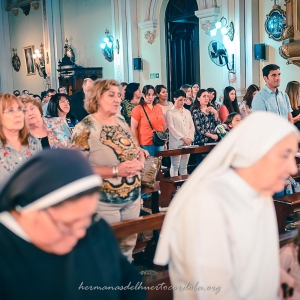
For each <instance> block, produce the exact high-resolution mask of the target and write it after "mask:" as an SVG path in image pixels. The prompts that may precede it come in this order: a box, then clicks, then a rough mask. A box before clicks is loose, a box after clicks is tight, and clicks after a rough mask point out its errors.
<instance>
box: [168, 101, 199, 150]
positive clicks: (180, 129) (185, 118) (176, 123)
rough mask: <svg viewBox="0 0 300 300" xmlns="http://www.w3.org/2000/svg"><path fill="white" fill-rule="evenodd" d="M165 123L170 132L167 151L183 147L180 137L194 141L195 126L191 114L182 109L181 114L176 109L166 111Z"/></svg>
mask: <svg viewBox="0 0 300 300" xmlns="http://www.w3.org/2000/svg"><path fill="white" fill-rule="evenodd" d="M166 122H167V125H168V129H169V132H170V135H169V149H178V148H179V147H180V146H182V145H183V140H181V138H182V137H187V138H190V139H191V140H192V141H193V140H194V133H195V126H194V122H193V119H192V116H191V113H190V112H189V111H188V110H187V109H185V108H184V107H183V108H182V113H180V111H179V110H178V109H177V108H175V107H174V108H173V109H172V110H168V111H167V113H166Z"/></svg>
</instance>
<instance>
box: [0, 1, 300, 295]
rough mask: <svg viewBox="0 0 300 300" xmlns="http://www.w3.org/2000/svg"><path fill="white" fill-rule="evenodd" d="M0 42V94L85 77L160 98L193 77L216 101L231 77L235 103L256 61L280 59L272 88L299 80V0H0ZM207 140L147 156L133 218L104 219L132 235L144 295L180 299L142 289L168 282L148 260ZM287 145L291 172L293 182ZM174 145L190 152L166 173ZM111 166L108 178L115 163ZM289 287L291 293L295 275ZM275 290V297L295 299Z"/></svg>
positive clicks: (76, 82) (281, 239)
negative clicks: (183, 169)
mask: <svg viewBox="0 0 300 300" xmlns="http://www.w3.org/2000/svg"><path fill="white" fill-rule="evenodd" d="M0 41H2V42H1V43H0V66H1V67H0V95H1V93H3V94H4V93H13V91H15V90H18V91H20V92H21V91H24V90H27V91H29V92H30V93H31V94H37V95H40V94H41V93H42V92H46V91H48V90H51V89H54V90H56V91H57V90H58V89H59V88H60V87H64V88H65V91H66V94H67V95H68V96H72V95H74V94H75V93H78V92H81V91H82V87H83V85H84V84H85V79H86V78H91V79H92V80H96V79H105V80H109V79H114V80H116V81H117V82H118V83H121V82H125V83H139V84H140V87H141V88H142V87H143V86H146V85H150V86H153V87H154V86H157V85H164V86H165V87H166V89H167V90H168V93H169V101H172V97H173V95H176V94H174V93H175V91H178V90H179V89H180V88H181V87H182V86H183V85H190V86H192V85H194V84H198V86H199V88H200V89H207V88H213V89H214V90H215V93H216V95H217V102H218V103H219V104H220V105H221V104H222V103H223V97H224V96H223V95H224V89H225V87H228V86H231V87H233V88H234V90H235V91H236V98H237V100H238V103H241V102H242V101H243V97H244V96H245V94H246V91H247V88H248V87H249V86H250V85H253V84H254V85H256V86H258V87H259V88H260V89H263V87H264V86H265V79H264V76H263V74H262V69H263V68H264V67H265V66H267V65H269V64H275V65H278V66H279V67H280V72H281V82H280V86H279V90H282V91H284V90H285V89H286V86H287V84H288V83H289V82H291V81H300V79H299V70H300V69H299V67H300V0H251V1H250V0H1V2H0ZM299 107H300V106H299ZM147 117H148V116H147ZM78 121H79V122H80V121H81V120H78ZM149 122H150V121H149ZM243 122H244V121H243ZM150 126H151V124H150ZM239 126H240V125H239ZM131 129H132V127H131ZM152 129H153V128H152ZM72 130H73V129H72ZM244 134H245V135H247V132H244ZM0 135H1V134H0ZM73 135H74V134H73ZM298 140H299V138H298ZM214 148H215V144H210V143H208V144H204V145H201V146H200V147H198V148H188V149H184V150H182V149H181V150H179V149H177V150H174V149H173V150H171V149H169V150H167V149H164V150H162V149H160V150H157V152H156V154H155V157H156V158H158V157H159V159H162V165H163V166H162V167H161V168H160V166H159V163H158V164H157V166H158V167H157V168H158V169H157V170H156V173H155V174H156V178H155V181H154V182H153V185H152V186H150V187H149V186H142V188H141V194H142V198H143V204H142V206H141V212H140V217H139V218H134V219H132V220H127V221H120V222H115V223H113V224H112V226H111V227H112V229H113V232H114V234H115V236H116V238H117V239H122V238H124V237H127V236H129V235H134V234H138V238H137V243H136V245H135V248H134V250H133V264H134V265H135V268H136V270H137V271H138V272H139V273H140V275H142V277H143V280H144V283H145V285H146V286H148V287H149V289H148V291H147V299H150V300H151V299H188V298H182V297H183V296H182V297H180V294H174V292H173V293H172V289H171V290H170V289H169V290H165V291H161V290H159V289H158V290H155V288H154V289H153V290H151V287H157V286H159V285H160V284H163V285H166V286H171V285H172V281H170V276H169V271H168V267H166V266H161V265H159V264H154V263H153V259H154V256H155V251H156V247H157V243H158V240H159V235H160V230H161V228H162V226H163V222H164V220H165V218H166V211H167V208H168V206H169V205H170V203H171V201H172V199H173V197H174V196H175V194H176V193H177V192H178V191H180V189H181V188H182V186H184V184H185V182H187V181H188V178H189V176H190V175H189V174H191V173H192V172H193V171H194V170H195V169H196V167H197V165H198V162H196V160H195V158H193V157H194V156H193V155H196V154H198V155H199V154H201V155H204V156H206V155H207V154H209V153H210V152H211V151H213V149H214ZM297 152H298V153H297V154H298V157H297V156H296V163H297V166H298V168H299V169H298V170H297V173H296V175H294V176H293V179H294V180H295V182H300V154H299V150H297ZM184 154H188V155H191V157H190V158H189V162H188V164H187V171H188V174H184V175H181V176H175V177H171V176H170V170H169V169H170V164H171V163H170V157H171V156H174V155H184ZM112 172H113V178H115V175H116V177H118V170H117V169H115V167H113V171H112ZM295 184H297V183H295ZM299 186H300V185H299ZM0 191H1V190H0ZM299 191H300V188H299ZM299 191H298V192H294V193H293V195H285V196H283V195H281V196H280V197H281V198H280V199H279V198H278V199H277V198H276V197H274V207H275V213H276V217H277V220H276V222H277V223H276V226H277V227H276V229H278V232H277V233H278V244H279V247H283V246H284V245H286V244H288V243H289V242H291V240H292V238H294V237H295V231H294V230H291V231H289V230H287V228H288V227H290V228H292V229H295V228H296V227H295V226H296V225H292V226H291V225H290V223H292V221H295V220H296V221H297V225H298V224H300V215H298V214H297V212H298V211H299V207H300V192H299ZM143 195H145V197H143ZM272 200H273V198H272ZM0 202H1V201H0ZM0 208H1V205H0ZM0 216H1V211H0ZM291 220H292V221H291ZM0 223H1V217H0ZM212 223H213V222H212ZM209 226H212V225H209ZM0 229H1V228H0ZM0 236H1V231H0ZM276 239H277V237H276ZM276 241H277V240H276ZM232 243H233V244H234V242H232ZM299 245H300V242H299ZM187 247H189V245H187ZM266 247H267V246H266ZM299 247H300V246H299ZM0 253H1V249H0ZM299 253H300V251H299ZM0 265H1V260H0ZM299 265H300V260H299ZM299 265H298V268H299ZM0 269H1V268H0ZM175 269H176V267H175ZM299 270H300V269H299ZM299 274H300V271H299ZM278 276H279V275H278ZM299 276H300V275H299ZM299 278H300V277H299ZM299 278H298V280H300V279H299ZM171 279H172V278H171ZM216 284H217V283H216ZM293 284H294V282H293ZM0 285H1V271H0ZM221 289H222V287H221ZM297 289H298V290H297ZM285 291H286V289H285ZM295 291H297V292H296V295H298V296H299V295H300V283H299V282H298V283H296V284H295ZM284 293H285V292H283V294H284ZM297 293H298V294H297ZM283 294H280V297H281V299H300V296H299V298H285V297H284V295H283ZM174 295H176V297H175V298H173V296H174ZM178 295H179V296H178ZM0 297H1V286H0ZM199 297H200V296H199ZM228 297H229V296H228ZM14 299H16V298H14ZM45 299H46V298H45ZM47 299H48V298H47ZM63 299H67V298H63ZM74 299H77V298H75V297H74ZM78 299H79V298H78ZM80 299H82V298H80ZM91 299H94V298H91ZM112 299H113V298H112ZM114 299H119V298H114ZM120 299H121V298H120ZM124 299H125V298H124ZM126 299H127V298H126ZM128 299H129V298H128ZM132 299H133V298H132ZM137 299H144V298H143V297H141V298H137ZM190 299H214V298H209V297H208V298H205V297H204V298H201V297H200V298H196V297H195V298H190ZM216 299H221V298H216ZM223 299H230V300H232V299H233V298H223ZM236 299H249V300H251V299H255V298H251V297H249V298H247V297H245V298H242V297H241V298H238V297H237V298H236ZM261 299H262V298H261ZM264 299H271V298H264ZM273 299H275V298H273ZM278 299H279V298H278Z"/></svg>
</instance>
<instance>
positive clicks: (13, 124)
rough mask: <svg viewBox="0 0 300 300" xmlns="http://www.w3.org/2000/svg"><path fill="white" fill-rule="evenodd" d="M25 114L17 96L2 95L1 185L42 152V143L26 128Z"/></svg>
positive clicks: (0, 136)
mask: <svg viewBox="0 0 300 300" xmlns="http://www.w3.org/2000/svg"><path fill="white" fill-rule="evenodd" d="M25 112H26V110H25V108H24V105H23V104H22V102H21V101H20V99H18V98H17V97H16V96H15V95H13V94H8V93H7V94H0V183H2V182H3V181H4V180H6V178H8V177H9V175H10V174H12V173H13V172H14V171H15V170H16V169H17V168H18V167H19V165H21V164H23V163H24V162H26V161H27V160H29V159H30V158H31V157H32V156H33V155H34V154H35V153H37V152H39V151H41V150H42V147H41V143H40V141H39V140H38V139H37V138H35V137H34V136H32V135H31V134H30V133H29V132H28V130H27V128H26V126H25V118H24V114H25Z"/></svg>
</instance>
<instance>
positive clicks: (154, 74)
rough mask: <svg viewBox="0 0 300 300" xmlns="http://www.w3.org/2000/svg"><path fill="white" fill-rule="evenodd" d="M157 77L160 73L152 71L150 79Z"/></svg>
mask: <svg viewBox="0 0 300 300" xmlns="http://www.w3.org/2000/svg"><path fill="white" fill-rule="evenodd" d="M155 78H159V73H151V74H150V79H155Z"/></svg>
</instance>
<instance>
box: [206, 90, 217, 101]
mask: <svg viewBox="0 0 300 300" xmlns="http://www.w3.org/2000/svg"><path fill="white" fill-rule="evenodd" d="M207 92H208V93H212V92H214V94H215V95H214V98H213V99H212V100H211V103H212V104H214V103H215V102H216V100H217V91H216V90H215V89H214V88H208V89H207Z"/></svg>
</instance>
